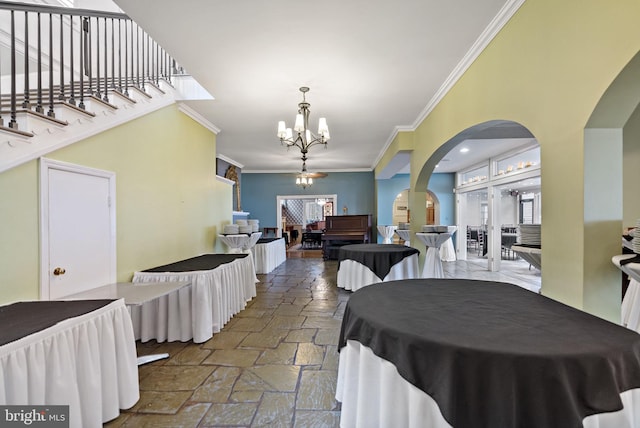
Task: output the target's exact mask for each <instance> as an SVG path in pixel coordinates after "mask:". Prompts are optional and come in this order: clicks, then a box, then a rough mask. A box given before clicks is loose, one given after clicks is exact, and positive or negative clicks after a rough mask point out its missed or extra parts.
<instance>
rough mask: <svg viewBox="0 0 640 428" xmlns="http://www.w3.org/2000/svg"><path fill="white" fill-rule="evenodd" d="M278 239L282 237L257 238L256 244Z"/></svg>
mask: <svg viewBox="0 0 640 428" xmlns="http://www.w3.org/2000/svg"><path fill="white" fill-rule="evenodd" d="M278 239H282V238H260V239H258V242H256V245H257V244H268V243H270V242H273V241H277V240H278Z"/></svg>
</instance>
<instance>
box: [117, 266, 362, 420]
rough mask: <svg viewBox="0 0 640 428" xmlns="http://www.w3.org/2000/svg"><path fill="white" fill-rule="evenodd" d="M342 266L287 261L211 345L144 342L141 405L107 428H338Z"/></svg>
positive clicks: (343, 295) (265, 279) (343, 302)
mask: <svg viewBox="0 0 640 428" xmlns="http://www.w3.org/2000/svg"><path fill="white" fill-rule="evenodd" d="M336 269H337V262H335V261H328V262H324V261H323V260H322V259H321V258H304V257H300V258H289V259H287V261H286V262H285V263H283V264H282V265H280V266H279V267H278V268H277V269H276V270H274V271H273V272H272V273H270V274H267V275H258V279H259V280H260V283H259V284H257V293H258V295H257V297H255V298H254V299H253V300H251V302H249V303H248V305H247V308H246V309H245V310H243V311H241V312H240V313H239V314H237V315H236V316H235V317H234V318H232V319H231V320H230V321H229V323H227V325H225V326H224V328H223V329H222V331H221V332H219V333H217V334H215V335H214V336H213V338H212V339H211V340H209V341H208V342H206V343H201V344H194V343H192V342H187V343H181V342H172V343H156V342H155V341H152V342H147V343H142V344H141V343H138V355H146V354H155V353H161V352H168V353H169V355H170V358H169V359H165V360H161V361H157V362H154V363H151V364H148V365H144V366H141V367H140V368H139V377H140V400H139V401H138V403H137V404H136V405H135V406H134V407H133V408H131V409H129V410H127V411H123V412H122V413H121V415H120V417H118V418H117V419H115V420H114V421H111V422H110V423H108V424H107V425H106V426H107V427H110V428H111V427H265V426H269V427H304V428H307V427H309V428H311V427H322V428H325V427H328V428H331V427H338V426H339V420H340V404H339V403H338V402H336V400H335V398H334V397H335V387H336V378H337V371H338V353H337V343H338V335H339V332H340V323H341V320H342V314H343V313H344V309H345V305H346V302H347V300H348V298H349V295H350V292H347V291H344V290H342V289H338V288H337V287H336V284H335V279H336Z"/></svg>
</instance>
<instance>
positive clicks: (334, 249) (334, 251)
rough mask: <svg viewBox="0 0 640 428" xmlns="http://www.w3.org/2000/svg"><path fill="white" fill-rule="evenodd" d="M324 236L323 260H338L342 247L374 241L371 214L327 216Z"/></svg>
mask: <svg viewBox="0 0 640 428" xmlns="http://www.w3.org/2000/svg"><path fill="white" fill-rule="evenodd" d="M325 221H326V228H325V231H324V234H323V235H322V258H323V259H325V260H337V259H338V251H339V249H340V247H341V246H343V245H348V244H363V243H369V242H372V241H373V236H372V231H371V230H372V229H371V214H360V215H338V216H326V217H325Z"/></svg>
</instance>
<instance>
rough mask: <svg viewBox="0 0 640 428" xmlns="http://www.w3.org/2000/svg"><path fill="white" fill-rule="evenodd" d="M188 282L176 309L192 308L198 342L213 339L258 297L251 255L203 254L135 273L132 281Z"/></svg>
mask: <svg viewBox="0 0 640 428" xmlns="http://www.w3.org/2000/svg"><path fill="white" fill-rule="evenodd" d="M165 281H189V282H191V287H188V288H185V289H181V290H180V291H179V292H178V301H177V305H176V307H175V309H176V310H179V308H188V307H191V318H192V329H193V331H192V334H191V336H192V337H193V341H194V342H196V343H202V342H206V341H207V340H209V339H211V337H213V333H217V332H219V331H220V329H222V327H223V326H224V325H225V324H226V323H227V322H228V321H229V320H230V319H231V317H233V316H234V315H235V314H237V313H238V312H240V311H241V310H243V309H244V308H245V307H246V305H247V302H248V301H249V300H251V299H252V298H253V297H255V296H256V272H255V268H254V265H253V259H252V257H250V256H249V254H204V255H201V256H198V257H193V258H190V259H186V260H182V261H179V262H175V263H171V264H168V265H163V266H158V267H155V268H152V269H147V270H145V271H142V272H135V273H134V275H133V282H165Z"/></svg>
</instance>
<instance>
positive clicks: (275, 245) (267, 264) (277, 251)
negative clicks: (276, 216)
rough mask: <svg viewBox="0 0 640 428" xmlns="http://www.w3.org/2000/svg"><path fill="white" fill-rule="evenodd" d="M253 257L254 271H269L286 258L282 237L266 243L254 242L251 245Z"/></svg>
mask: <svg viewBox="0 0 640 428" xmlns="http://www.w3.org/2000/svg"><path fill="white" fill-rule="evenodd" d="M253 259H254V261H255V265H256V273H269V272H271V271H272V270H274V269H275V268H277V267H278V266H280V265H281V264H282V263H283V262H284V261H285V260H286V259H287V249H286V247H285V245H284V239H276V240H275V241H271V242H267V243H266V244H256V246H255V247H253Z"/></svg>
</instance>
